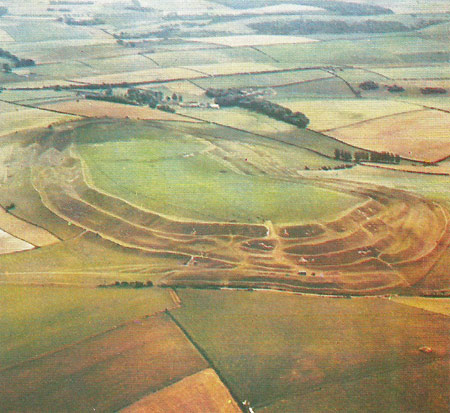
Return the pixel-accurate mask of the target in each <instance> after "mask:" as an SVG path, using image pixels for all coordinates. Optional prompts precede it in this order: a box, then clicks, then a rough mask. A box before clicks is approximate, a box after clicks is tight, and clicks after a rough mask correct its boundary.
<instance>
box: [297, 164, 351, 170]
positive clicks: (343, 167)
mask: <svg viewBox="0 0 450 413" xmlns="http://www.w3.org/2000/svg"><path fill="white" fill-rule="evenodd" d="M350 168H353V165H352V164H349V163H345V164H342V165H336V166H322V167H321V168H320V169H321V170H322V171H333V170H334V171H337V170H339V169H350ZM305 170H309V168H308V167H306V166H305Z"/></svg>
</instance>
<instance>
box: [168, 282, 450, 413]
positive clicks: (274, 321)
mask: <svg viewBox="0 0 450 413" xmlns="http://www.w3.org/2000/svg"><path fill="white" fill-rule="evenodd" d="M178 293H179V295H180V298H181V300H182V302H183V306H182V308H180V309H177V310H175V311H173V314H174V316H175V318H176V319H177V320H178V321H179V322H180V323H181V324H182V325H183V327H184V328H185V329H186V330H187V331H188V333H189V334H190V335H191V336H192V337H193V339H194V340H195V341H196V342H197V343H198V344H199V346H200V347H201V348H202V349H203V350H204V351H205V352H206V354H207V355H208V356H209V358H210V359H211V360H212V362H213V363H214V365H215V366H216V368H217V369H218V371H219V372H220V374H221V375H222V376H223V377H224V378H225V379H226V381H227V382H228V383H229V385H230V387H231V389H232V390H233V391H234V392H235V393H236V394H237V395H238V398H239V399H240V400H245V399H246V400H249V401H250V403H251V405H252V406H254V407H255V408H256V410H257V411H258V410H259V409H261V411H264V409H263V408H264V407H266V408H267V411H272V412H276V411H314V412H315V411H317V412H318V411H323V410H322V408H323V406H324V404H320V403H316V401H317V399H318V398H320V401H321V402H322V403H326V404H325V405H326V406H350V407H351V410H352V411H357V410H365V408H366V405H365V403H367V405H369V406H374V405H376V406H378V407H379V406H382V410H384V411H412V410H415V409H416V407H417V405H416V404H415V403H416V402H419V403H420V404H419V406H421V407H425V404H426V403H429V405H428V406H427V408H426V409H425V410H427V409H428V410H433V411H443V410H445V407H444V406H447V405H448V403H449V395H448V394H447V393H445V394H444V393H443V392H442V391H441V390H442V388H446V387H447V386H448V385H449V384H450V383H449V376H448V374H447V369H446V368H445V367H443V366H444V365H445V363H446V360H447V357H448V346H447V345H446V341H447V340H446V337H447V336H448V334H449V332H450V319H449V318H448V317H445V316H441V315H437V314H430V313H428V312H425V311H423V310H419V309H415V308H411V307H407V306H403V305H398V304H395V303H392V302H389V301H388V300H384V299H379V298H371V299H369V298H359V299H352V300H349V299H333V298H325V297H307V296H303V297H300V296H295V295H291V294H284V293H269V292H256V291H255V292H232V291H220V292H219V291H200V290H197V291H194V290H179V291H178ZM423 345H427V346H430V347H432V348H433V350H434V352H433V354H432V355H429V354H423V353H421V352H420V351H419V350H418V349H419V348H420V347H421V346H423ZM436 365H438V366H439V367H442V369H439V368H434V367H433V366H436ZM408 370H413V371H415V372H416V374H418V375H420V377H421V379H420V380H415V379H414V378H413V379H411V377H410V378H407V371H408ZM405 377H406V380H405V381H404V382H403V383H402V381H401V380H399V378H401V379H403V378H405ZM399 381H400V382H399ZM367 382H370V383H373V384H374V386H370V387H369V388H366V390H365V391H355V390H353V391H352V390H351V389H352V388H353V386H354V385H356V388H357V389H360V388H361V387H359V386H362V388H365V387H364V383H367ZM391 382H392V383H393V385H391ZM388 383H389V384H388ZM407 385H409V386H411V387H410V389H409V390H408V391H407V387H406V386H407ZM440 385H443V386H444V387H441V386H440ZM327 388H331V389H342V388H344V389H349V390H346V391H337V390H334V391H330V393H328V392H326V391H321V389H327ZM399 390H402V391H401V392H399ZM419 391H420V392H421V393H420V397H418V396H417V395H416V393H417V392H419ZM418 399H419V400H418ZM375 401H376V402H377V403H378V404H375ZM333 402H335V404H333ZM354 407H355V408H354ZM356 407H357V408H356ZM439 409H443V410H439ZM344 410H345V409H344ZM419 410H421V409H419ZM370 411H372V410H370ZM373 411H375V410H373Z"/></svg>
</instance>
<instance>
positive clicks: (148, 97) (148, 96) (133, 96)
mask: <svg viewBox="0 0 450 413" xmlns="http://www.w3.org/2000/svg"><path fill="white" fill-rule="evenodd" d="M126 97H127V99H129V100H130V101H132V102H135V103H137V104H138V105H148V106H150V107H151V108H153V109H155V108H156V107H157V106H158V105H159V104H160V103H161V102H162V100H163V99H164V95H163V93H162V92H159V91H153V90H139V89H136V88H131V89H128V90H127V94H126Z"/></svg>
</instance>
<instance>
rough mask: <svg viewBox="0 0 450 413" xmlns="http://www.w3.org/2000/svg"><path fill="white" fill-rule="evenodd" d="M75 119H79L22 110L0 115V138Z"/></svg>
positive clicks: (33, 110) (36, 110)
mask: <svg viewBox="0 0 450 413" xmlns="http://www.w3.org/2000/svg"><path fill="white" fill-rule="evenodd" d="M75 119H78V117H76V116H72V115H64V114H59V113H53V112H48V111H44V110H40V109H22V110H18V111H10V112H5V113H0V136H5V135H9V134H10V133H14V132H19V131H23V130H27V129H34V128H41V127H47V126H49V125H51V124H53V123H55V122H61V121H68V120H75Z"/></svg>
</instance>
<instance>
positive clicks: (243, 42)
mask: <svg viewBox="0 0 450 413" xmlns="http://www.w3.org/2000/svg"><path fill="white" fill-rule="evenodd" d="M189 40H190V41H193V42H201V43H212V44H218V45H220V46H230V47H245V46H271V45H274V44H298V43H313V42H317V40H315V39H310V38H309V37H303V36H271V35H240V36H224V37H198V38H193V39H189Z"/></svg>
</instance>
